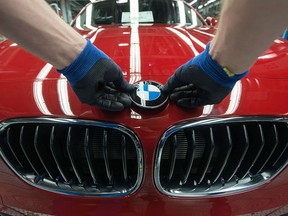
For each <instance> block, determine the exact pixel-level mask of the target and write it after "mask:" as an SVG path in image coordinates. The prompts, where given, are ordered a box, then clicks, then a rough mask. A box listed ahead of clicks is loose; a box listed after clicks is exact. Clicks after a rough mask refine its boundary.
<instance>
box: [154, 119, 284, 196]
mask: <svg viewBox="0 0 288 216" xmlns="http://www.w3.org/2000/svg"><path fill="white" fill-rule="evenodd" d="M287 147H288V125H287V120H285V119H276V118H268V117H267V118H256V117H255V118H247V117H246V118H231V119H230V118H229V119H211V120H204V121H200V122H194V123H185V124H183V125H178V126H175V127H172V128H171V129H169V130H168V131H167V132H166V133H165V134H164V136H163V138H162V140H161V141H160V143H159V145H158V149H157V155H156V165H155V175H154V176H155V181H156V185H157V187H158V189H159V190H160V191H162V192H163V193H165V194H168V195H173V196H192V197H193V196H207V195H219V194H223V193H235V192H237V191H243V190H248V189H251V188H254V187H257V186H259V185H261V184H263V183H265V182H267V181H268V180H270V179H271V178H272V177H274V176H275V175H276V174H277V173H278V172H279V171H280V170H282V169H283V168H284V167H285V165H286V163H287V159H288V156H287V155H288V148H287Z"/></svg>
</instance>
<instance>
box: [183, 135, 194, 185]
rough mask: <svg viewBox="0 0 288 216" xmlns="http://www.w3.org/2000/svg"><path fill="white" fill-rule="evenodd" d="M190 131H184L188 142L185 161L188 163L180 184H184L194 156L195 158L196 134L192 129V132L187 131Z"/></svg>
mask: <svg viewBox="0 0 288 216" xmlns="http://www.w3.org/2000/svg"><path fill="white" fill-rule="evenodd" d="M189 132H190V131H185V133H186V137H187V142H188V150H187V154H186V161H187V162H186V163H187V164H188V166H187V168H186V170H185V171H184V176H183V179H182V184H186V182H187V180H188V178H189V175H190V173H191V169H192V166H193V162H194V158H195V149H196V135H195V131H194V130H192V133H189Z"/></svg>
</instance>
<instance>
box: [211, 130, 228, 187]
mask: <svg viewBox="0 0 288 216" xmlns="http://www.w3.org/2000/svg"><path fill="white" fill-rule="evenodd" d="M226 133H227V142H224V143H223V148H221V150H220V151H221V152H220V156H219V164H217V166H216V167H215V168H214V169H213V173H214V175H213V174H212V176H211V181H212V183H213V184H214V183H215V182H216V181H217V180H218V179H219V177H220V176H221V174H222V172H223V170H224V168H225V166H226V165H227V162H228V160H229V158H230V155H231V152H232V147H233V144H232V137H231V131H230V127H229V126H228V125H227V126H226Z"/></svg>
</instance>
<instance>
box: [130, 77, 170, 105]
mask: <svg viewBox="0 0 288 216" xmlns="http://www.w3.org/2000/svg"><path fill="white" fill-rule="evenodd" d="M133 85H134V86H135V87H136V88H135V90H134V91H133V92H132V93H131V94H130V98H131V100H132V102H133V104H134V105H136V106H138V107H141V108H144V109H156V108H159V107H162V106H163V105H164V104H165V103H166V102H167V101H168V96H167V95H165V94H163V93H162V91H161V87H162V85H161V84H160V83H158V82H155V81H150V80H145V81H139V82H136V83H134V84H133ZM140 85H152V86H155V87H157V88H158V89H159V90H160V96H159V97H158V98H156V99H155V100H150V101H149V100H143V99H141V98H140V97H139V96H138V95H137V89H138V88H139V87H140Z"/></svg>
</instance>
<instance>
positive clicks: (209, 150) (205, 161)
mask: <svg viewBox="0 0 288 216" xmlns="http://www.w3.org/2000/svg"><path fill="white" fill-rule="evenodd" d="M209 139H210V140H209V141H208V142H207V143H206V144H207V145H206V146H205V152H204V156H203V158H202V162H201V163H202V164H201V168H200V170H199V171H200V172H199V178H198V181H197V183H198V184H201V182H202V181H203V179H204V177H205V175H206V172H207V170H208V167H209V165H210V163H211V160H212V157H213V153H214V149H215V142H214V135H213V129H212V127H210V128H209Z"/></svg>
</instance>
